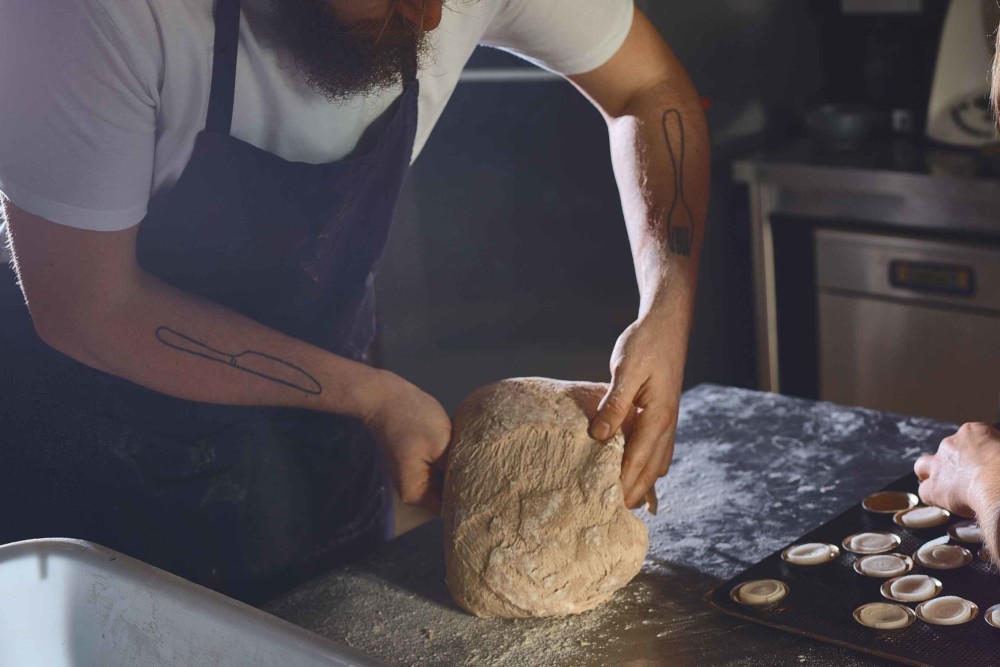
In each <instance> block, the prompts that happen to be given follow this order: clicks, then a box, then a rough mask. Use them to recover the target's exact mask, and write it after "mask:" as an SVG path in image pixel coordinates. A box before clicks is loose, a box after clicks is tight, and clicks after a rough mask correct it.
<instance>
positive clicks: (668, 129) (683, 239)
mask: <svg viewBox="0 0 1000 667" xmlns="http://www.w3.org/2000/svg"><path fill="white" fill-rule="evenodd" d="M663 137H664V139H665V140H666V143H667V154H668V155H670V163H671V165H672V166H673V177H674V192H673V201H671V202H670V210H669V211H667V247H668V248H670V252H672V253H674V254H675V255H681V256H683V257H690V256H691V250H692V247H693V246H694V216H693V215H691V208H690V207H689V206H688V203H687V199H685V198H684V150H685V145H684V142H685V139H684V119H683V118H682V117H681V112H680V111H678V110H677V109H668V110H667V111H664V112H663Z"/></svg>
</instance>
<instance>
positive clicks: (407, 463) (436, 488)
mask: <svg viewBox="0 0 1000 667" xmlns="http://www.w3.org/2000/svg"><path fill="white" fill-rule="evenodd" d="M364 421H365V425H366V426H367V427H368V429H369V430H370V431H371V432H372V435H373V436H374V437H375V441H376V442H377V443H378V445H379V447H380V448H381V450H382V456H383V457H384V459H385V462H386V467H387V468H388V471H389V475H390V477H392V482H393V484H394V485H395V487H396V491H397V492H398V493H399V497H400V499H402V501H403V502H404V503H406V504H408V505H417V506H420V507H424V508H426V509H429V510H431V511H432V512H440V511H441V485H442V480H443V476H444V469H445V461H446V456H447V451H448V444H449V442H450V441H451V419H449V417H448V414H447V413H446V412H445V410H444V408H443V407H441V404H440V403H438V401H437V400H436V399H434V398H433V397H432V396H430V395H429V394H427V393H425V392H423V391H421V390H420V389H419V388H418V387H416V386H414V385H412V384H410V383H409V382H407V381H406V380H404V379H402V378H401V377H399V376H397V375H393V374H392V373H388V372H385V375H384V381H383V385H382V388H381V391H380V392H379V395H378V397H377V399H376V400H375V402H374V406H373V409H372V410H371V411H369V413H368V415H367V416H366V418H365V420H364Z"/></svg>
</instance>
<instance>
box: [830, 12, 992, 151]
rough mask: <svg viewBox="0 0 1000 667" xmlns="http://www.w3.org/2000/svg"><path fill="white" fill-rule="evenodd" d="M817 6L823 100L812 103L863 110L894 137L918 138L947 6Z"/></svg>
mask: <svg viewBox="0 0 1000 667" xmlns="http://www.w3.org/2000/svg"><path fill="white" fill-rule="evenodd" d="M962 1H967V2H977V3H978V0H962ZM816 6H817V7H819V8H820V11H821V13H822V16H821V19H822V23H821V25H822V30H823V61H824V67H823V89H822V93H821V94H822V97H823V99H822V100H816V102H817V103H819V102H822V103H826V104H838V105H851V106H853V107H858V108H864V109H868V110H870V111H872V112H877V113H880V114H881V115H882V116H883V117H884V118H885V120H886V121H887V122H885V123H884V125H885V126H886V127H890V128H891V129H892V131H893V132H895V133H897V134H916V133H919V132H920V131H921V129H922V128H923V127H924V124H925V121H924V114H925V112H926V111H927V101H928V98H929V96H930V87H931V73H932V71H933V69H934V58H935V55H936V53H937V42H938V39H939V38H940V35H941V24H942V21H943V18H944V13H945V10H946V9H947V6H948V5H947V3H945V2H940V1H936V0H935V1H927V0H817V4H816Z"/></svg>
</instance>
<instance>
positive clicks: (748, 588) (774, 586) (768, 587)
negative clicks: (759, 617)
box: [729, 579, 788, 607]
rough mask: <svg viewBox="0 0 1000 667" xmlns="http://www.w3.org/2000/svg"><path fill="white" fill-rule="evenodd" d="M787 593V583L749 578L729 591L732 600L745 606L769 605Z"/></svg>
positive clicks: (782, 598) (779, 600)
mask: <svg viewBox="0 0 1000 667" xmlns="http://www.w3.org/2000/svg"><path fill="white" fill-rule="evenodd" d="M787 595H788V584H786V583H785V582H783V581H780V580H778V579H751V580H750V581H744V582H743V583H741V584H737V585H736V586H734V587H733V590H731V591H730V592H729V597H730V598H731V599H732V600H733V602H736V603H737V604H742V605H745V606H747V607H770V606H771V605H773V604H777V603H779V602H781V601H782V600H784V599H785V597H786V596H787Z"/></svg>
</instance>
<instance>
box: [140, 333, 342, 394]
mask: <svg viewBox="0 0 1000 667" xmlns="http://www.w3.org/2000/svg"><path fill="white" fill-rule="evenodd" d="M156 338H157V340H159V341H160V342H161V343H163V344H164V345H166V346H167V347H170V348H173V349H175V350H178V351H180V352H186V353H187V354H193V355H194V356H196V357H201V358H202V359H208V360H209V361H215V362H218V363H220V364H225V365H226V366H231V367H232V368H236V369H238V370H241V371H243V372H245V373H250V374H251V375H256V376H257V377H260V378H264V379H265V380H270V381H271V382H277V383H278V384H283V385H285V386H286V387H291V388H292V389H298V390H299V391H304V392H305V393H307V394H313V395H319V394H321V393H323V387H322V386H321V385H320V383H319V381H318V380H317V379H316V378H314V377H313V376H312V375H310V374H309V373H307V372H306V371H305V370H303V369H302V368H300V367H298V366H296V365H295V364H292V363H289V362H287V361H285V360H284V359H279V358H278V357H274V356H271V355H270V354H264V353H263V352H256V351H254V350H245V351H243V352H240V353H237V354H233V353H230V352H223V351H222V350H216V349H215V348H213V347H209V346H208V345H206V344H205V343H202V342H201V341H198V340H195V339H194V338H191V337H190V336H186V335H184V334H182V333H180V332H178V331H174V330H173V329H171V328H169V327H159V328H157V329H156Z"/></svg>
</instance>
